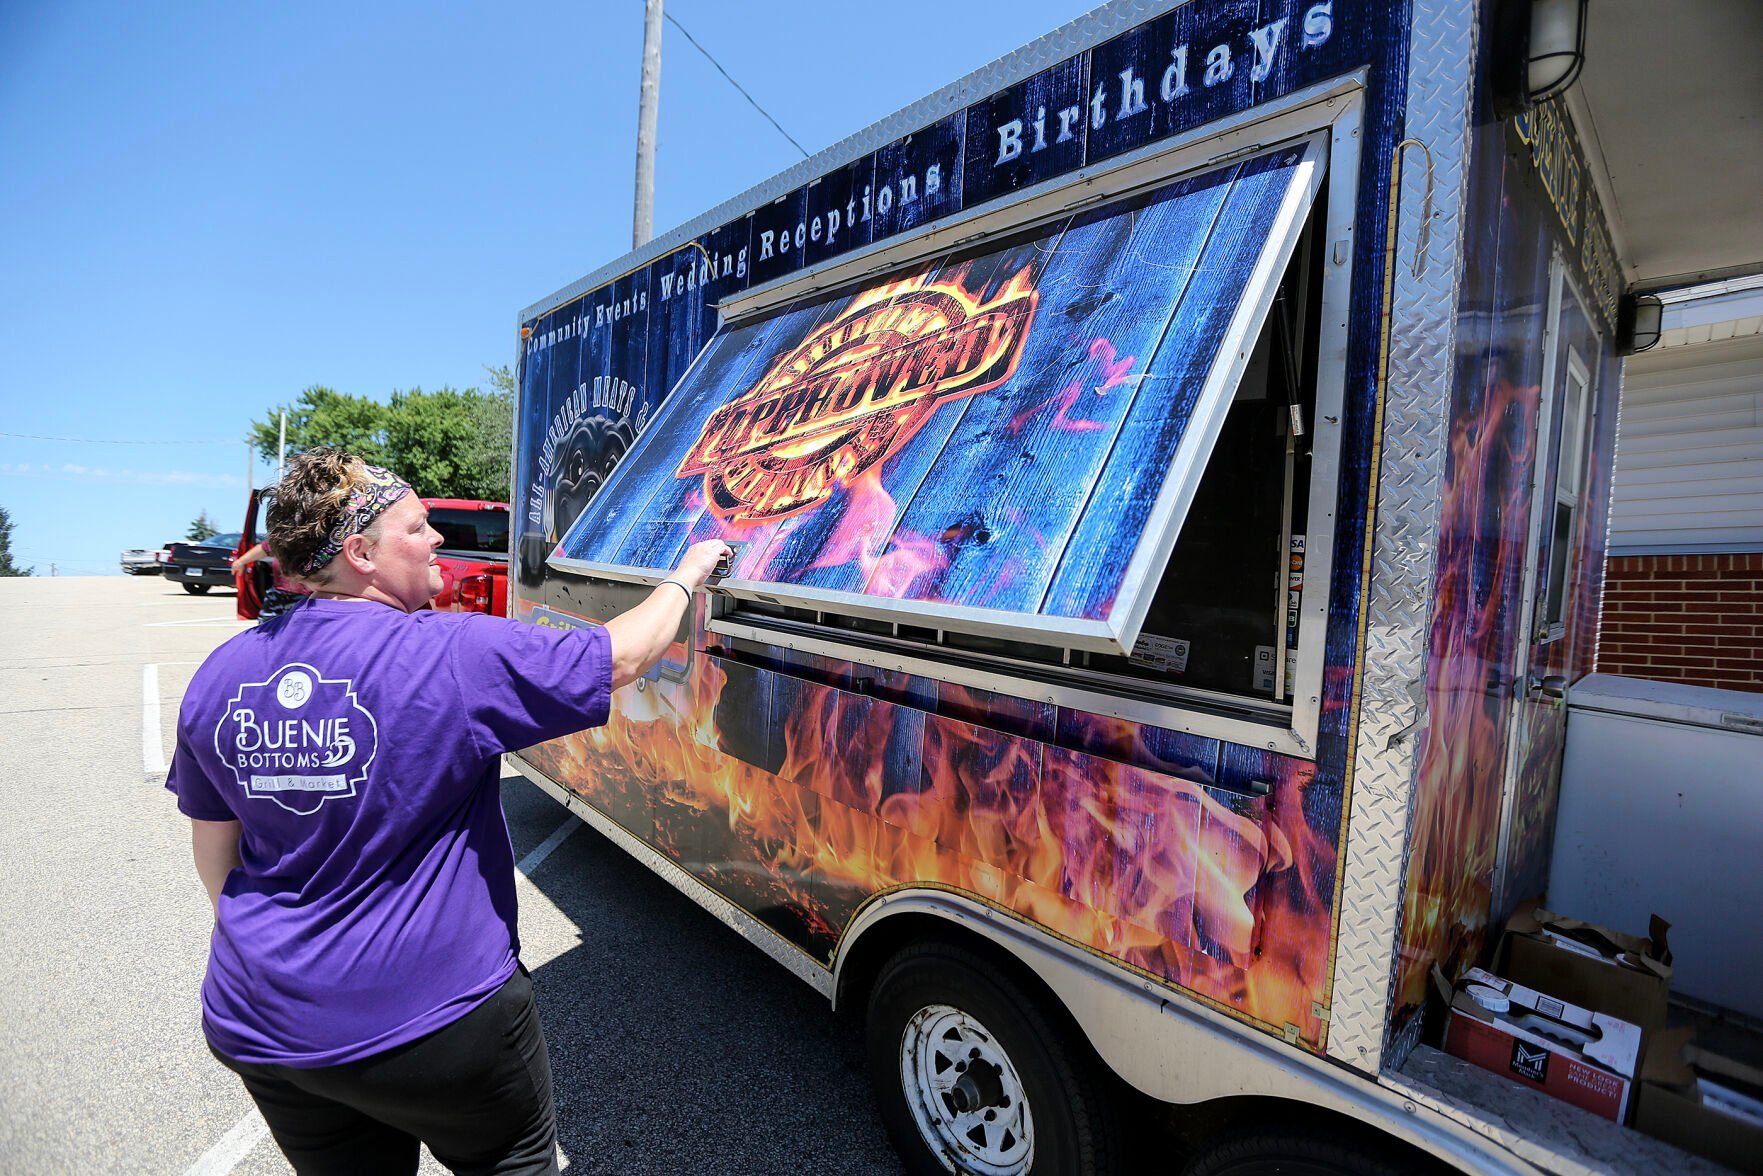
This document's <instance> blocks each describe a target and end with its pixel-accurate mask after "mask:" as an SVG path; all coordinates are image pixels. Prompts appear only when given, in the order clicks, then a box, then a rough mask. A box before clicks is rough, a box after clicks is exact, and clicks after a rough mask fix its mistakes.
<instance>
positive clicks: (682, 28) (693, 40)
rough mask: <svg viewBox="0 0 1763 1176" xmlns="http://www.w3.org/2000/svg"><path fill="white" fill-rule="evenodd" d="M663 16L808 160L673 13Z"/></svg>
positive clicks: (755, 100) (794, 142) (757, 101)
mask: <svg viewBox="0 0 1763 1176" xmlns="http://www.w3.org/2000/svg"><path fill="white" fill-rule="evenodd" d="M663 15H665V16H666V17H667V23H668V24H670V25H672V26H673V27H674V28H676V29H678V30H679V31H680V33H681V35H682V36H684V37H685V39H686V40H688V41H690V42H691V43H692V48H694V49H696V50H697V51H698V52H700V53H702V54H703V55H704V60H706V61H708V62H709V63H710V64H711V65H713V66H715V67H716V72H717V73H719V74H721V75H722V76H723V77H724V78H726V79H727V80H728V84H729V85H731V86H733V87H734V88H735V89H736V90H739V91H740V94H741V97H743V98H745V99H746V100H747V101H748V102H749V103H750V104H751V105H752V107H753V109H754V110H757V111H758V112H759V113H760V114H762V115H764V116H765V121H766V122H768V123H770V124H771V125H772V126H774V127H776V128H777V133H778V134H780V135H782V136H783V137H784V138H786V139H788V140H789V141H790V146H792V147H794V148H795V149H796V150H797V151H800V152H801V153H802V158H803V159H807V158H808V149H807V148H806V147H804V146H802V144H800V143H798V142H796V137H795V136H794V135H792V134H790V132H788V131H786V130H784V128H783V124H782V123H780V122H778V121H777V120H776V119H775V118H772V117H771V112H770V111H769V110H767V109H765V107H763V106H761V105H759V100H758V99H756V98H754V97H753V95H751V94H749V93H747V89H746V87H745V86H743V85H741V83H739V82H737V81H735V79H734V77H733V76H732V75H731V74H730V73H729V72H728V70H726V69H724V68H722V62H720V61H718V60H716V58H714V57H712V56H711V55H710V50H708V49H706V48H704V46H702V45H700V44H698V38H696V37H694V36H692V34H691V32H690V30H688V29H687V28H686V26H685V25H683V24H681V23H680V22H679V19H678V18H677V17H675V16H674V15H673V13H671V12H668V13H664V14H663Z"/></svg>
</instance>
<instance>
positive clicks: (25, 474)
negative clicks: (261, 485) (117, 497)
mask: <svg viewBox="0 0 1763 1176" xmlns="http://www.w3.org/2000/svg"><path fill="white" fill-rule="evenodd" d="M0 476H6V477H14V478H64V479H71V480H74V481H81V482H127V483H130V484H132V485H136V486H221V487H232V486H242V485H244V484H245V479H243V478H241V477H239V476H238V475H237V474H208V473H202V472H199V471H197V470H129V469H113V468H111V467H109V466H88V465H78V464H76V463H74V462H62V463H60V464H55V463H52V462H46V461H44V462H35V463H33V462H28V461H26V462H12V461H0Z"/></svg>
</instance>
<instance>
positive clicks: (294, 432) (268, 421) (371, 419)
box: [250, 384, 391, 465]
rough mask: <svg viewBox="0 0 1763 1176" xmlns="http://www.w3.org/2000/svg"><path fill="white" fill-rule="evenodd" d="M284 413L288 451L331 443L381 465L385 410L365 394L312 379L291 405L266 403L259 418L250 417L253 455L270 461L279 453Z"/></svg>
mask: <svg viewBox="0 0 1763 1176" xmlns="http://www.w3.org/2000/svg"><path fill="white" fill-rule="evenodd" d="M284 409H285V410H286V411H287V414H288V452H289V453H290V454H294V453H300V452H302V451H303V450H307V449H311V448H313V447H314V446H317V445H335V446H337V447H338V448H340V449H345V450H347V451H348V452H350V453H353V454H355V455H356V456H357V457H361V458H365V459H366V460H367V461H370V462H372V463H373V464H374V465H387V464H389V463H390V462H391V453H390V451H389V450H387V448H386V418H387V414H388V413H389V411H390V410H389V409H388V408H387V407H386V406H385V405H383V404H381V403H379V402H378V401H375V400H369V399H368V398H367V397H365V396H351V395H349V394H348V393H346V392H338V391H337V390H336V389H335V388H326V387H325V386H324V385H322V384H314V385H312V386H311V387H310V388H307V389H306V390H305V391H303V392H301V393H300V398H299V399H298V400H296V401H295V402H294V403H293V404H288V405H282V406H279V407H277V408H272V409H270V410H269V412H268V413H266V414H265V416H264V419H263V420H260V421H253V422H251V436H250V441H251V444H252V445H253V446H255V447H256V449H257V452H258V454H259V456H261V457H262V458H263V460H265V461H269V462H273V461H275V460H276V457H277V455H278V454H279V452H280V451H279V449H278V448H277V445H278V442H279V439H280V435H279V431H280V424H281V413H282V411H283V410H284Z"/></svg>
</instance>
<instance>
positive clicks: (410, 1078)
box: [214, 968, 558, 1176]
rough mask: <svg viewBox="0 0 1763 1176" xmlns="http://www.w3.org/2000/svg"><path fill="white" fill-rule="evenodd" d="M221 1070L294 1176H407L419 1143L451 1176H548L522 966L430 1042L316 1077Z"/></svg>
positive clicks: (240, 1067)
mask: <svg viewBox="0 0 1763 1176" xmlns="http://www.w3.org/2000/svg"><path fill="white" fill-rule="evenodd" d="M214 1056H215V1057H217V1058H220V1061H221V1064H222V1065H224V1066H226V1067H227V1068H228V1069H229V1070H232V1071H233V1072H234V1073H236V1074H238V1075H239V1077H241V1078H243V1079H244V1080H245V1089H246V1090H247V1091H249V1092H250V1094H251V1098H252V1099H253V1100H254V1101H255V1102H256V1103H257V1108H258V1110H260V1111H262V1112H263V1118H264V1120H265V1121H266V1122H268V1123H269V1130H270V1133H271V1134H273V1135H274V1136H275V1141H276V1143H277V1144H278V1145H279V1146H280V1147H281V1149H282V1152H283V1153H284V1154H285V1155H286V1156H287V1157H288V1161H289V1162H290V1163H292V1164H293V1165H294V1170H295V1171H296V1172H298V1173H299V1174H300V1176H342V1174H344V1173H357V1172H358V1173H363V1174H364V1176H365V1174H368V1173H372V1174H374V1176H378V1174H380V1173H398V1172H415V1171H416V1165H417V1142H418V1141H419V1140H420V1141H421V1142H422V1143H426V1144H428V1147H429V1150H430V1151H431V1152H433V1153H434V1154H435V1158H436V1159H438V1160H440V1161H441V1163H443V1164H445V1165H446V1166H447V1167H448V1168H451V1169H452V1170H453V1171H455V1172H460V1173H497V1174H498V1176H505V1174H512V1173H519V1174H523V1176H524V1174H528V1173H533V1174H536V1173H553V1172H556V1171H557V1170H558V1168H557V1108H556V1106H555V1104H554V1103H553V1102H552V1101H551V1060H550V1057H549V1056H548V1055H547V1054H546V1052H545V1034H544V1030H543V1029H541V1028H540V1026H539V1010H538V1007H537V1006H536V1005H534V1003H533V984H532V981H531V980H530V979H529V978H528V977H527V975H526V970H525V969H524V968H522V969H521V970H520V971H517V972H516V973H515V974H514V975H513V976H511V977H509V978H508V983H506V984H504V985H503V986H502V987H501V988H500V989H498V990H497V992H496V994H495V995H494V996H492V997H490V999H488V1000H486V1001H485V1002H484V1003H483V1004H481V1005H479V1006H478V1007H477V1008H475V1009H473V1010H472V1011H471V1012H469V1013H467V1014H466V1015H465V1016H463V1017H461V1018H460V1019H459V1020H457V1021H455V1022H453V1023H452V1024H451V1025H448V1026H446V1027H445V1028H442V1029H438V1030H436V1031H435V1032H433V1033H431V1034H429V1035H428V1036H427V1037H421V1038H418V1039H417V1040H415V1041H412V1042H410V1043H409V1044H407V1045H400V1046H397V1047H395V1048H393V1049H389V1050H387V1051H386V1052H384V1053H380V1054H375V1055H373V1056H372V1057H369V1058H363V1059H362V1060H360V1061H358V1062H348V1063H346V1064H344V1065H340V1066H324V1067H320V1068H318V1069H313V1070H297V1069H294V1068H292V1067H290V1066H266V1065H255V1064H252V1063H250V1062H237V1061H234V1060H233V1059H231V1058H228V1057H224V1056H222V1055H221V1054H219V1053H215V1055H214Z"/></svg>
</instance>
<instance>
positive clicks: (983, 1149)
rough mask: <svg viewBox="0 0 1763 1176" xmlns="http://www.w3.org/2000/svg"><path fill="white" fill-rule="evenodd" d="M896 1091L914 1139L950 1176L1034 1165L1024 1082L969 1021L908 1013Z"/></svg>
mask: <svg viewBox="0 0 1763 1176" xmlns="http://www.w3.org/2000/svg"><path fill="white" fill-rule="evenodd" d="M900 1086H901V1089H903V1090H904V1091H905V1093H906V1104H907V1105H908V1106H909V1107H911V1108H912V1118H913V1119H914V1120H915V1121H916V1122H917V1124H918V1133H919V1135H921V1136H922V1137H923V1138H924V1141H925V1142H926V1143H927V1144H929V1145H930V1148H931V1150H932V1151H933V1152H935V1153H936V1154H937V1156H938V1158H940V1159H941V1160H942V1161H943V1166H944V1167H946V1168H948V1169H949V1170H950V1171H951V1172H973V1173H979V1174H980V1176H1021V1173H1024V1172H1027V1171H1028V1170H1029V1167H1030V1165H1032V1164H1033V1163H1034V1157H1035V1137H1034V1118H1033V1115H1032V1114H1031V1113H1030V1111H1029V1105H1028V1099H1027V1098H1026V1097H1025V1096H1024V1092H1023V1089H1022V1079H1021V1077H1020V1076H1018V1074H1017V1073H1016V1066H1015V1065H1014V1064H1013V1063H1012V1062H1011V1061H1010V1055H1009V1054H1007V1053H1005V1052H1004V1050H1003V1047H1002V1046H1000V1045H999V1044H998V1039H997V1038H996V1037H994V1036H992V1034H991V1032H990V1030H988V1029H987V1028H986V1027H985V1026H984V1025H982V1024H980V1023H979V1021H977V1020H975V1019H974V1018H973V1017H972V1016H971V1015H969V1014H967V1013H964V1012H962V1011H961V1010H960V1009H957V1008H953V1007H951V1006H949V1005H928V1006H926V1007H924V1008H922V1009H919V1010H918V1011H917V1012H916V1013H914V1014H912V1018H911V1019H910V1020H909V1021H907V1022H906V1030H905V1032H904V1033H902V1034H901V1036H900Z"/></svg>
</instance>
